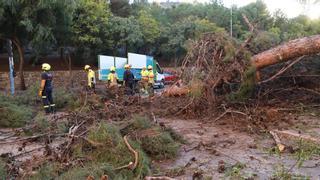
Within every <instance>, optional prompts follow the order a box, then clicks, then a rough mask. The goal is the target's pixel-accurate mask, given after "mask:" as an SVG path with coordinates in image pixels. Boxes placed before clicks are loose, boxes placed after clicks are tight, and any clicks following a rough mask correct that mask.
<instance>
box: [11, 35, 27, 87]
mask: <svg viewBox="0 0 320 180" xmlns="http://www.w3.org/2000/svg"><path fill="white" fill-rule="evenodd" d="M12 42H13V43H14V44H15V46H16V47H17V49H18V53H19V76H20V89H21V90H26V89H27V88H26V84H25V81H24V74H23V65H24V53H23V48H22V46H21V43H20V42H19V40H18V39H17V38H13V40H12Z"/></svg>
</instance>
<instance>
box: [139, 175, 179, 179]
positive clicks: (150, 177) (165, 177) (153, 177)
mask: <svg viewBox="0 0 320 180" xmlns="http://www.w3.org/2000/svg"><path fill="white" fill-rule="evenodd" d="M144 180H176V179H173V178H171V177H167V176H146V177H145V178H144Z"/></svg>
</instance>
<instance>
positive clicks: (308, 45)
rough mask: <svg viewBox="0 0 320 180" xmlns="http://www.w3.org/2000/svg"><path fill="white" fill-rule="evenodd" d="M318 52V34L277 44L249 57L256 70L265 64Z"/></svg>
mask: <svg viewBox="0 0 320 180" xmlns="http://www.w3.org/2000/svg"><path fill="white" fill-rule="evenodd" d="M319 52H320V35H315V36H310V37H304V38H301V39H295V40H292V41H289V42H287V43H285V44H282V45H279V46H277V47H274V48H272V49H269V50H267V51H264V52H262V53H259V54H257V55H254V56H253V57H252V58H251V63H252V65H253V66H255V67H256V69H257V70H259V69H262V68H265V67H267V66H270V65H273V64H277V63H281V62H285V61H289V60H292V59H294V58H297V57H300V56H304V55H314V54H317V53H319Z"/></svg>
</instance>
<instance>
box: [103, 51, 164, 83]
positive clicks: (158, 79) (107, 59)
mask: <svg viewBox="0 0 320 180" xmlns="http://www.w3.org/2000/svg"><path fill="white" fill-rule="evenodd" d="M125 64H130V65H131V71H132V73H133V75H134V77H135V80H136V81H140V80H141V70H142V68H143V67H148V66H149V65H151V66H152V67H153V73H154V74H155V85H154V88H163V87H164V84H165V82H164V81H165V78H164V74H163V71H162V69H161V67H160V65H159V63H158V62H157V61H156V60H155V59H154V58H153V57H152V56H147V55H143V54H135V53H128V58H122V57H114V56H105V55H99V56H98V65H99V80H102V81H106V80H107V77H108V74H109V73H110V67H111V66H114V67H116V73H117V75H118V78H119V81H123V73H124V71H125V70H124V65H125Z"/></svg>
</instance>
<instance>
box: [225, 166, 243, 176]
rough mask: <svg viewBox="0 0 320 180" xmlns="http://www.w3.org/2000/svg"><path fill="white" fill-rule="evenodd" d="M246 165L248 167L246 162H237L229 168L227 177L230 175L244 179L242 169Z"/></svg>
mask: <svg viewBox="0 0 320 180" xmlns="http://www.w3.org/2000/svg"><path fill="white" fill-rule="evenodd" d="M245 167H246V165H245V164H241V163H236V164H234V165H232V166H231V167H229V168H228V169H227V171H226V176H227V177H228V176H230V177H232V178H238V179H244V178H243V177H242V175H241V170H242V169H243V168H245Z"/></svg>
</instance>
